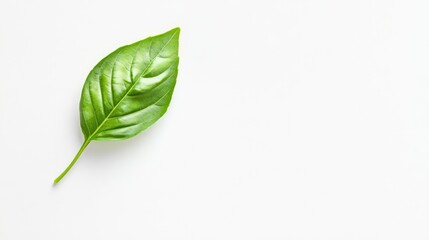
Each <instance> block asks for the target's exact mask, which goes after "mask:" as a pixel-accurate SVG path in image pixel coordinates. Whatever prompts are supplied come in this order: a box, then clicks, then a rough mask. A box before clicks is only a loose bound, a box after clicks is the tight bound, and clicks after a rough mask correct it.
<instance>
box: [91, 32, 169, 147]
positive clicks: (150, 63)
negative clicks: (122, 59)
mask: <svg viewBox="0 0 429 240" xmlns="http://www.w3.org/2000/svg"><path fill="white" fill-rule="evenodd" d="M177 32H178V31H176V32H174V33H173V35H172V36H171V38H170V39H169V40H168V41H167V43H166V44H165V45H164V46H163V47H162V48H161V50H160V51H159V52H158V53H157V54H156V56H155V57H154V58H153V59H152V60H151V61H150V62H149V64H148V65H147V67H146V68H145V69H144V70H143V71H142V73H140V74H139V75H138V76H137V78H136V79H137V80H136V81H135V82H134V83H133V85H131V87H130V89H128V91H127V92H126V93H125V94H124V96H123V97H122V98H121V100H119V102H118V103H117V104H116V105H115V106H114V107H113V108H112V110H111V111H110V112H109V114H107V116H106V117H105V118H104V120H103V121H102V122H101V124H100V125H98V127H97V129H95V131H94V132H93V133H92V134H91V135H90V136H89V137H88V139H86V140H85V142H90V141H91V140H92V138H93V137H94V136H95V135H96V134H97V133H98V131H99V130H100V129H101V127H102V126H103V125H104V123H106V121H107V120H108V119H109V117H110V116H111V115H112V114H113V113H114V112H115V110H116V108H117V107H118V106H119V105H121V103H122V101H123V100H124V99H125V98H126V97H127V96H128V94H129V93H130V92H131V91H132V90H133V89H134V87H135V86H136V85H137V83H138V82H139V81H140V79H141V77H142V76H143V75H144V74H145V73H146V72H147V71H148V70H149V68H150V66H152V64H153V62H154V61H155V59H156V58H157V57H158V56H159V54H161V52H162V51H163V50H164V48H165V47H166V46H167V45H168V44H169V43H170V42H171V40H172V39H173V37H174V35H176V33H177ZM149 51H150V49H149ZM136 54H137V53H136ZM131 67H132V66H131ZM130 71H131V69H130ZM100 91H101V89H100Z"/></svg>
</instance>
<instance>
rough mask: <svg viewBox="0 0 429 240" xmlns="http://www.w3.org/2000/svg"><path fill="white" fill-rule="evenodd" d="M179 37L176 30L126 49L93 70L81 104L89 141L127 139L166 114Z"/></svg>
mask: <svg viewBox="0 0 429 240" xmlns="http://www.w3.org/2000/svg"><path fill="white" fill-rule="evenodd" d="M179 34H180V29H179V28H174V29H172V30H170V31H168V32H166V33H164V34H161V35H158V36H153V37H149V38H146V39H144V40H142V41H139V42H136V43H134V44H131V45H127V46H124V47H122V48H119V49H117V50H116V51H114V52H112V53H111V54H109V55H108V56H107V57H106V58H104V59H103V60H101V61H100V62H99V63H98V64H97V65H96V66H95V67H94V69H93V70H92V71H91V73H90V74H89V75H88V78H87V80H86V81H85V84H84V88H83V90H82V95H81V102H80V113H81V128H82V131H83V133H84V135H85V139H91V140H122V139H127V138H130V137H133V136H135V135H137V134H138V133H140V132H141V131H143V130H145V129H147V128H148V127H150V126H151V125H152V124H153V123H155V122H156V121H157V120H158V119H159V118H161V117H162V116H163V115H164V114H165V112H166V111H167V109H168V106H169V103H170V101H171V97H172V94H173V90H174V87H175V83H176V78H177V73H178V63H179V56H178V46H179V44H178V40H179ZM109 73H110V75H109ZM109 78H110V81H109ZM133 112H135V114H133Z"/></svg>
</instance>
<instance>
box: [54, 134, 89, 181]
mask: <svg viewBox="0 0 429 240" xmlns="http://www.w3.org/2000/svg"><path fill="white" fill-rule="evenodd" d="M90 142H91V138H88V139H86V140H85V142H83V144H82V146H81V147H80V149H79V152H77V154H76V156H75V157H74V158H73V161H72V162H71V163H70V164H69V166H68V167H67V168H66V169H65V170H64V171H63V172H62V173H61V174H60V175H59V176H58V177H57V178H55V180H54V184H57V183H59V182H60V181H61V179H63V177H64V176H65V175H66V174H67V173H68V171H70V169H71V168H72V167H73V165H74V164H75V163H76V162H77V160H78V159H79V157H80V155H81V154H82V153H83V151H84V150H85V148H86V146H88V144H89V143H90Z"/></svg>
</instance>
